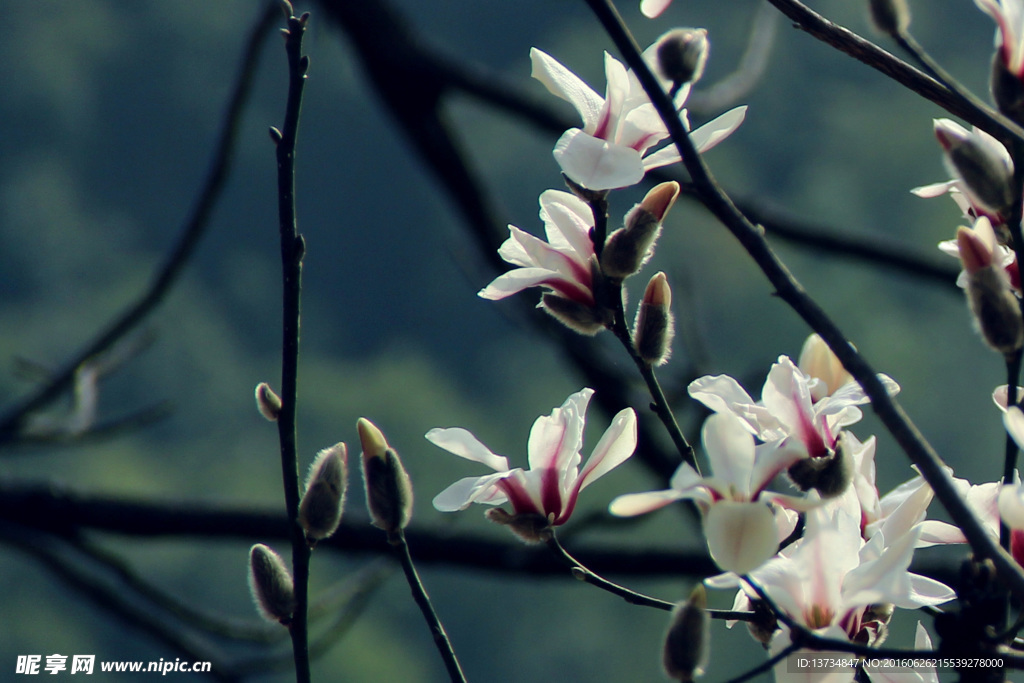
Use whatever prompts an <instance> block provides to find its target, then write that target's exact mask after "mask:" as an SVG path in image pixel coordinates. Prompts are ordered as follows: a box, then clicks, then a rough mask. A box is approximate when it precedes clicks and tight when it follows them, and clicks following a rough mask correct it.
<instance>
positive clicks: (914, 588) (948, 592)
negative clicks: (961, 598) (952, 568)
mask: <svg viewBox="0 0 1024 683" xmlns="http://www.w3.org/2000/svg"><path fill="white" fill-rule="evenodd" d="M907 576H908V577H909V578H910V594H909V595H908V596H907V597H906V599H904V600H898V601H894V602H893V604H894V605H896V606H897V607H900V608H902V609H919V608H921V607H934V606H935V605H941V604H943V603H946V602H949V601H950V600H955V599H956V591H954V590H953V589H952V588H950V587H949V586H947V585H946V584H944V583H942V582H940V581H936V580H935V579H931V578H928V577H927V576H921V575H920V574H907Z"/></svg>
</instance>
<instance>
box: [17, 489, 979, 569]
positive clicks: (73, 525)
mask: <svg viewBox="0 0 1024 683" xmlns="http://www.w3.org/2000/svg"><path fill="white" fill-rule="evenodd" d="M0 520H5V521H8V522H11V523H13V524H16V525H19V526H22V527H25V528H31V529H33V530H35V533H40V532H42V533H49V534H57V535H73V534H77V533H79V532H81V531H92V532H102V533H106V534H113V535H116V536H126V537H132V538H153V539H157V538H181V539H196V538H202V539H236V540H238V541H239V542H243V543H244V542H252V541H253V540H259V541H261V542H269V541H271V540H281V539H285V540H286V539H288V538H289V536H288V520H287V517H285V515H283V514H282V513H281V511H280V510H277V509H268V508H266V507H259V508H256V507H248V506H247V507H242V506H234V505H224V504H217V503H211V502H205V501H163V502H158V501H153V500H147V499H139V498H131V497H126V496H110V495H100V494H95V493H86V492H81V491H76V490H75V489H72V488H62V487H58V486H56V485H53V484H35V485H33V484H25V483H17V482H12V481H3V480H0ZM562 531H563V533H562V537H563V539H565V538H567V535H566V534H567V533H571V531H572V529H571V528H567V529H563V530H562ZM406 536H407V537H408V539H409V543H410V547H411V549H412V555H413V558H414V559H415V560H416V562H418V563H426V564H433V565H442V566H452V567H461V568H464V569H471V570H476V571H483V572H493V573H498V574H514V575H516V576H533V577H554V578H557V577H561V578H565V575H566V572H565V565H564V564H563V563H562V562H561V561H560V560H559V559H558V558H557V557H555V556H553V555H552V553H551V552H550V551H549V550H548V549H547V548H546V547H544V546H540V545H537V546H528V545H524V544H522V543H519V542H516V541H513V540H507V541H506V540H495V539H494V538H493V537H492V536H484V535H482V534H478V533H465V532H458V533H455V532H450V531H446V530H443V529H442V530H438V529H430V528H424V527H409V528H408V529H407V530H406ZM566 545H567V546H569V549H570V550H571V552H572V553H573V555H574V556H576V557H578V558H579V559H580V561H582V562H585V563H586V565H587V567H588V568H590V569H591V570H593V571H595V572H598V573H600V574H602V575H604V576H634V577H645V578H656V577H667V578H671V579H677V578H678V577H680V576H696V577H703V576H710V575H713V574H717V573H719V570H718V568H717V567H715V565H714V563H713V562H712V561H711V559H710V558H709V557H708V555H707V552H706V551H705V550H704V549H703V548H701V549H699V550H690V551H687V550H665V549H664V548H662V547H660V546H658V547H652V548H633V547H631V548H618V547H612V546H609V545H607V544H603V545H601V546H597V545H591V544H589V543H583V542H573V543H571V544H568V543H567V544H566ZM317 548H318V552H319V550H321V549H330V550H331V551H341V552H343V553H345V554H346V555H347V556H351V555H353V554H371V555H388V554H390V552H391V551H390V548H389V547H388V545H387V541H386V539H385V537H384V536H383V535H382V534H381V533H380V531H379V530H378V529H375V528H373V527H371V526H370V524H369V522H368V521H367V520H360V519H355V520H353V519H350V518H346V519H345V520H344V521H342V524H341V526H340V527H339V529H338V531H337V532H336V533H335V534H334V535H333V536H331V537H330V538H327V539H324V540H323V541H321V542H320V543H318V544H317ZM914 571H916V572H918V573H921V574H925V575H927V576H931V577H932V578H935V579H938V580H940V581H943V582H945V583H952V582H955V581H956V580H957V579H956V577H957V576H958V571H959V563H958V562H954V563H953V564H951V565H947V564H946V563H936V562H930V563H928V562H921V563H915V568H914Z"/></svg>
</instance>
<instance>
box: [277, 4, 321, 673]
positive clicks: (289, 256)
mask: <svg viewBox="0 0 1024 683" xmlns="http://www.w3.org/2000/svg"><path fill="white" fill-rule="evenodd" d="M287 9H289V10H290V9H291V8H290V6H287ZM289 15H290V16H289V17H288V28H287V29H285V31H284V34H285V51H286V53H287V55H288V100H287V104H286V106H285V117H284V125H283V126H282V127H281V130H280V131H276V129H275V132H276V135H272V137H273V139H274V140H275V142H276V144H277V150H276V151H277V195H278V222H279V227H280V236H281V265H282V281H283V282H282V284H283V286H282V344H281V347H282V348H281V393H280V397H281V412H280V415H279V416H278V420H277V426H278V438H279V441H280V444H281V474H282V481H283V484H284V498H285V507H286V510H287V513H288V527H289V536H290V538H291V544H292V573H293V576H294V582H295V613H294V615H293V617H292V622H291V625H290V626H289V633H290V635H291V639H292V651H293V654H294V659H295V678H296V681H297V682H298V683H309V681H310V678H311V674H310V666H309V631H308V623H307V613H308V609H309V554H310V551H309V546H308V545H307V544H306V539H305V534H304V533H303V531H302V527H301V525H300V524H299V521H298V516H299V465H298V449H297V446H296V442H297V437H296V426H295V416H296V400H297V397H298V375H299V372H298V366H299V313H300V301H301V292H302V256H303V252H304V251H305V250H304V246H303V240H302V236H301V235H299V233H298V229H297V227H296V216H295V141H296V137H297V135H298V128H299V113H300V111H301V108H302V89H303V86H304V85H305V82H306V69H307V67H308V60H307V58H306V57H304V56H303V55H302V36H303V34H304V32H305V29H306V22H307V20H308V18H309V15H308V14H304V15H302V16H301V17H295V16H294V15H293V14H292V13H291V12H289Z"/></svg>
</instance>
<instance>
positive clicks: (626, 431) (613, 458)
mask: <svg viewBox="0 0 1024 683" xmlns="http://www.w3.org/2000/svg"><path fill="white" fill-rule="evenodd" d="M636 438H637V426H636V413H634V412H633V409H632V408H626V409H625V410H622V411H620V412H619V414H618V415H616V416H615V418H614V419H613V420H612V423H611V425H609V427H608V429H606V430H605V432H604V434H603V435H602V436H601V440H600V441H598V443H597V445H596V446H595V447H594V451H593V453H591V455H590V458H589V459H588V460H587V464H586V465H584V466H583V470H582V471H581V472H580V478H579V480H578V483H577V485H576V490H577V491H582V490H583V489H584V488H586V487H587V486H588V485H589V484H590V483H591V482H592V481H594V480H595V479H598V478H600V477H603V476H604V475H605V474H607V473H608V472H610V471H611V470H613V469H615V468H616V467H618V466H619V465H621V464H622V463H624V462H625V461H626V460H628V459H629V456H631V455H633V451H635V450H636Z"/></svg>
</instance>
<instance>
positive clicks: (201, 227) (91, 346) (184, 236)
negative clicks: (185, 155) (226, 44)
mask: <svg viewBox="0 0 1024 683" xmlns="http://www.w3.org/2000/svg"><path fill="white" fill-rule="evenodd" d="M277 11H278V10H277V6H276V3H267V8H266V9H265V10H264V12H263V14H262V15H261V16H260V18H259V20H258V21H257V23H256V26H255V27H254V28H253V30H252V32H251V33H250V35H249V38H248V41H247V42H246V46H245V49H244V52H243V55H242V65H241V70H240V73H239V76H238V78H237V79H236V81H235V87H234V90H233V91H232V93H231V98H230V101H229V103H228V108H227V112H226V114H225V116H224V125H223V128H222V129H221V133H220V138H219V140H218V142H217V145H216V147H215V151H214V154H213V160H212V162H211V165H210V171H209V173H208V175H207V177H206V180H205V181H204V182H203V186H202V189H201V191H200V193H199V197H198V199H197V200H196V203H195V205H194V206H193V208H192V211H191V213H190V214H189V217H188V218H187V220H186V221H185V224H184V226H183V228H182V231H181V234H180V236H179V237H178V240H177V242H176V243H175V245H174V247H173V249H171V251H170V252H169V253H168V255H167V257H166V259H165V261H164V263H163V265H162V266H161V267H160V268H159V270H157V272H156V274H155V275H154V277H153V280H152V282H151V283H150V285H149V287H148V289H147V290H146V291H145V292H143V293H142V294H141V295H140V296H139V298H138V300H136V301H135V302H134V303H133V304H132V305H130V306H129V307H128V308H126V309H125V310H124V311H123V312H122V313H121V314H120V315H119V316H118V317H117V318H115V319H114V320H113V321H111V322H110V323H109V324H108V325H107V327H106V328H104V329H103V330H101V331H100V332H99V333H98V334H97V335H96V336H95V338H93V339H92V340H91V341H89V342H87V343H86V344H85V345H84V346H83V347H82V348H81V349H80V350H79V351H77V352H76V353H75V354H74V355H73V356H72V357H71V358H69V359H68V360H67V361H65V362H64V364H63V366H62V367H61V368H59V369H58V370H57V371H55V372H54V373H53V376H52V377H51V378H50V380H49V381H48V382H46V383H45V384H44V385H42V386H40V387H39V388H37V389H36V390H35V391H34V392H32V393H31V394H30V395H29V396H28V397H27V398H24V399H22V400H21V401H20V402H18V403H17V404H16V405H14V406H13V407H11V408H8V409H7V410H6V411H5V413H4V414H3V415H2V416H0V446H2V445H4V444H9V443H11V442H16V441H17V440H18V438H19V434H20V432H21V429H22V427H23V425H24V424H25V421H26V419H27V418H28V417H29V416H30V415H32V414H33V413H35V412H36V411H38V410H41V409H43V408H45V407H46V406H48V405H49V404H50V403H51V402H53V401H54V400H55V399H57V398H59V397H60V396H61V395H63V394H64V392H66V391H67V390H68V388H69V387H71V385H72V384H73V382H74V379H75V375H76V373H77V372H78V369H79V368H80V367H81V366H82V365H83V364H84V363H86V362H88V361H89V360H90V359H92V358H93V357H95V356H96V355H98V354H101V353H103V352H104V351H106V350H107V349H109V348H111V347H112V346H113V345H114V344H116V343H117V342H118V341H119V340H120V339H122V338H124V337H125V335H127V334H128V333H130V332H131V331H133V330H135V329H136V328H137V327H138V326H139V324H140V323H142V321H143V320H145V319H146V317H147V316H148V315H149V314H150V313H152V312H153V310H154V309H156V308H157V306H159V305H160V303H162V302H163V300H164V297H166V295H167V293H168V292H169V291H170V290H171V288H172V287H173V286H174V285H175V284H176V283H177V281H178V278H179V277H180V275H181V273H182V272H183V271H184V268H185V265H186V264H187V263H188V262H189V260H190V259H191V257H192V255H193V254H194V253H195V250H196V247H197V246H198V245H199V241H200V239H201V238H202V236H203V234H204V233H205V232H206V229H207V227H208V225H209V223H210V217H211V216H212V214H213V209H214V207H215V206H216V205H217V202H218V201H219V199H220V196H221V192H222V190H223V189H224V185H225V183H226V181H227V178H228V174H229V172H230V166H231V159H232V156H233V154H234V150H235V143H236V140H237V137H238V128H239V122H240V121H241V117H242V112H243V111H244V109H245V105H246V102H247V101H248V97H249V92H250V90H251V87H252V83H253V78H254V75H255V72H256V65H257V62H258V57H259V53H260V50H261V49H262V42H263V37H264V36H265V35H266V33H267V31H269V30H270V27H271V26H272V24H273V18H274V16H275V14H276V12H277Z"/></svg>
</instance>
